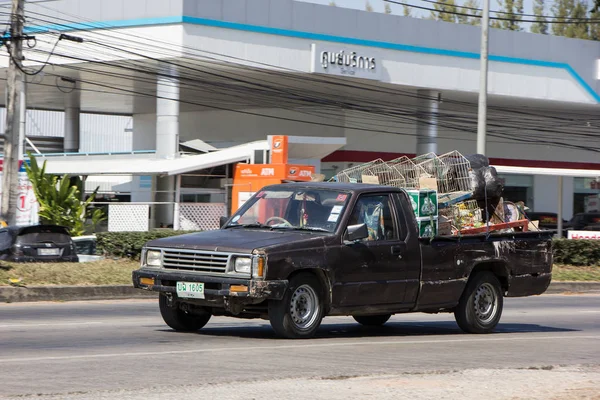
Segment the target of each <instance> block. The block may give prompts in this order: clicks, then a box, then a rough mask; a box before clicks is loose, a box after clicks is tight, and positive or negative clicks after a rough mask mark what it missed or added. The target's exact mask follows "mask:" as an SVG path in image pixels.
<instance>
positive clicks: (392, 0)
mask: <svg viewBox="0 0 600 400" xmlns="http://www.w3.org/2000/svg"><path fill="white" fill-rule="evenodd" d="M384 1H385V2H388V3H393V4H398V5H402V6H406V7H411V8H416V9H419V10H425V11H431V12H434V13H439V14H449V15H457V16H462V17H470V18H481V16H480V15H476V14H467V13H463V12H459V11H448V10H438V9H436V8H431V7H423V6H417V5H413V4H410V3H405V2H402V1H397V0H384ZM434 3H436V4H443V3H439V2H434ZM455 7H456V8H457V9H460V8H461V6H455ZM477 10H479V11H481V10H480V9H477ZM490 12H492V11H490ZM511 15H515V16H518V15H519V14H511ZM489 18H490V19H492V20H495V21H515V18H506V17H489ZM564 19H565V21H545V23H548V24H577V23H581V22H594V23H600V19H591V18H584V19H576V18H570V17H565V18H564ZM519 22H523V23H536V22H539V21H538V20H524V19H519Z"/></svg>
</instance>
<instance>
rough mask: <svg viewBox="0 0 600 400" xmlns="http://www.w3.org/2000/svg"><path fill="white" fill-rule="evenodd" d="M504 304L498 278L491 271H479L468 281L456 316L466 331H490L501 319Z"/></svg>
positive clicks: (461, 327) (455, 312)
mask: <svg viewBox="0 0 600 400" xmlns="http://www.w3.org/2000/svg"><path fill="white" fill-rule="evenodd" d="M503 304H504V298H503V293H502V287H501V286H500V281H499V280H498V278H496V276H495V275H494V274H493V273H491V272H489V271H483V272H478V273H476V275H475V276H473V277H472V278H471V279H470V280H469V283H467V287H466V288H465V291H464V292H463V294H462V296H461V298H460V301H459V303H458V306H457V307H456V309H455V311H454V318H455V319H456V322H457V323H458V326H459V327H460V329H462V330H463V331H465V332H468V333H489V332H491V331H493V330H494V328H495V327H496V325H498V322H499V321H500V317H501V316H502V307H503Z"/></svg>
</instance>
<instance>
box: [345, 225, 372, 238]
mask: <svg viewBox="0 0 600 400" xmlns="http://www.w3.org/2000/svg"><path fill="white" fill-rule="evenodd" d="M368 237H369V230H368V229H367V225H366V224H358V225H350V226H348V229H346V238H345V239H346V241H348V242H356V241H359V240H363V239H366V238H368Z"/></svg>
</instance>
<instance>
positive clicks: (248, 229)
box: [132, 182, 553, 338]
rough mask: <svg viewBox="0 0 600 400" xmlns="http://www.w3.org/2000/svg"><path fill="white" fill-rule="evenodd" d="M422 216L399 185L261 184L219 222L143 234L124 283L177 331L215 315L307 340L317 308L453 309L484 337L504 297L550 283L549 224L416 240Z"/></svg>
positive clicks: (370, 316) (354, 311)
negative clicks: (136, 262) (148, 237)
mask: <svg viewBox="0 0 600 400" xmlns="http://www.w3.org/2000/svg"><path fill="white" fill-rule="evenodd" d="M422 224H424V222H423V221H417V219H416V218H415V214H414V212H413V207H412V205H411V202H410V198H409V196H408V194H407V192H405V191H404V190H402V189H399V188H392V187H387V186H379V185H367V184H342V183H316V182H309V183H289V184H281V185H273V186H267V187H265V188H263V189H261V190H260V191H259V192H257V193H256V194H255V195H254V196H253V197H252V198H251V199H250V200H248V201H247V202H246V203H245V204H244V205H243V206H242V207H241V208H240V209H239V210H238V211H237V212H236V213H235V214H234V215H233V216H232V217H231V218H230V219H229V220H225V221H222V226H221V229H219V230H216V231H206V232H199V233H192V234H187V235H179V236H174V237H170V238H164V239H158V240H153V241H150V242H148V243H147V244H146V246H145V247H144V248H143V249H142V256H141V268H140V269H138V270H135V271H133V276H132V279H133V285H134V287H136V288H140V289H144V290H151V291H156V292H159V301H158V303H159V309H160V312H161V315H162V317H163V319H164V321H165V323H166V324H167V325H168V326H170V327H171V328H173V329H175V330H178V331H195V330H198V329H201V328H202V327H203V326H204V325H206V323H208V321H209V319H210V318H211V316H213V315H227V316H232V317H238V318H266V319H269V321H270V322H271V326H272V327H273V329H274V330H275V332H277V333H278V334H279V335H280V336H283V337H287V338H308V337H311V336H313V335H314V334H315V332H316V330H317V329H318V327H319V325H320V324H321V320H322V319H323V317H325V316H327V315H351V316H353V317H354V319H355V320H356V321H357V322H358V323H360V324H363V325H383V324H385V322H386V321H387V320H388V319H389V318H390V317H391V316H392V315H393V314H397V313H407V312H425V313H438V312H453V313H454V315H455V318H456V321H457V323H458V325H459V327H460V328H461V329H463V330H464V331H466V332H470V333H487V332H491V331H492V330H493V329H494V328H495V327H496V325H497V324H498V321H499V320H500V316H501V314H502V307H503V298H504V297H505V296H507V297H518V296H531V295H538V294H541V293H544V292H545V291H546V289H547V287H548V285H549V284H550V280H551V276H552V235H553V232H550V231H530V232H520V233H519V232H515V233H492V234H489V235H486V234H477V235H466V236H463V237H456V236H440V237H433V238H424V237H420V235H419V226H421V229H422V230H424V228H423V226H424V225H422Z"/></svg>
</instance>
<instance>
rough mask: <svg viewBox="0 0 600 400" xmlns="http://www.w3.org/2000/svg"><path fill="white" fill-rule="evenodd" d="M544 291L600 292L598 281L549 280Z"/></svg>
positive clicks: (548, 292) (557, 292)
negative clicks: (548, 284)
mask: <svg viewBox="0 0 600 400" xmlns="http://www.w3.org/2000/svg"><path fill="white" fill-rule="evenodd" d="M545 293H547V294H560V293H590V294H593V293H600V282H551V283H550V286H548V289H547V290H546V292H545Z"/></svg>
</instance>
